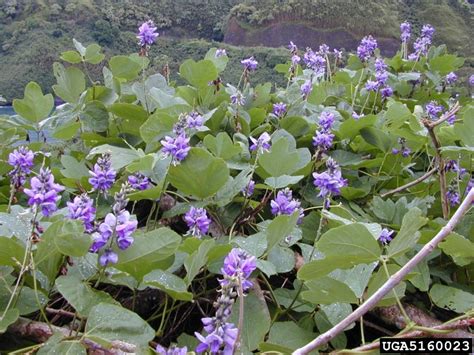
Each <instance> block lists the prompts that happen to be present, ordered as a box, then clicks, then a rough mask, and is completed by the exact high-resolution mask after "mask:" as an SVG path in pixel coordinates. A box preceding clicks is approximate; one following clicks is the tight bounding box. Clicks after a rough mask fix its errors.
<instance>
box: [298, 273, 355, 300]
mask: <svg viewBox="0 0 474 355" xmlns="http://www.w3.org/2000/svg"><path fill="white" fill-rule="evenodd" d="M305 285H306V286H307V287H308V288H309V290H308V291H303V292H302V293H301V297H302V298H303V299H304V300H306V301H309V302H311V303H313V304H332V303H334V302H342V303H357V302H358V299H357V297H356V295H355V294H354V292H352V290H351V289H350V288H349V286H347V285H346V284H345V283H342V282H341V281H337V280H335V279H333V278H331V277H323V278H320V279H316V280H311V281H308V282H306V283H305Z"/></svg>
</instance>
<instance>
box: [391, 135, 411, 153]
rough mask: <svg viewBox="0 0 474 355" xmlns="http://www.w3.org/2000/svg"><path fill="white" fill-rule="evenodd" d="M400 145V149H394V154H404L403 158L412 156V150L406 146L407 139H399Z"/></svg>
mask: <svg viewBox="0 0 474 355" xmlns="http://www.w3.org/2000/svg"><path fill="white" fill-rule="evenodd" d="M398 144H400V149H398V148H392V154H394V155H397V154H398V153H400V152H401V153H402V157H404V158H407V157H409V156H410V153H411V149H410V148H408V147H407V145H406V139H405V138H398Z"/></svg>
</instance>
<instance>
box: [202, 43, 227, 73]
mask: <svg viewBox="0 0 474 355" xmlns="http://www.w3.org/2000/svg"><path fill="white" fill-rule="evenodd" d="M216 51H217V48H211V49H209V51H207V53H206V56H205V57H204V59H205V60H210V61H211V62H212V63H213V64H214V66H215V67H216V69H217V71H218V72H219V73H220V72H222V71H224V69H225V67H226V66H227V62H228V61H229V57H228V56H227V55H222V56H220V57H216Z"/></svg>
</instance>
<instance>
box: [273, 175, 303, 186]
mask: <svg viewBox="0 0 474 355" xmlns="http://www.w3.org/2000/svg"><path fill="white" fill-rule="evenodd" d="M302 178H304V176H303V175H298V176H289V175H281V176H278V177H273V176H271V177H269V178H266V179H265V184H266V185H268V186H270V187H272V188H274V189H282V188H284V187H287V186H289V185H294V184H296V183H298V182H299V181H300V180H301V179H302Z"/></svg>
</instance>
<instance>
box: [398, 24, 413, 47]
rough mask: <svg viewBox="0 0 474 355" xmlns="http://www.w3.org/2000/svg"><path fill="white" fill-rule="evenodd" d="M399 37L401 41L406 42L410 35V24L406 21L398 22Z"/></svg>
mask: <svg viewBox="0 0 474 355" xmlns="http://www.w3.org/2000/svg"><path fill="white" fill-rule="evenodd" d="M400 32H401V33H400V39H401V40H402V42H408V40H409V39H410V36H411V25H410V23H408V22H406V21H405V22H402V23H401V24H400Z"/></svg>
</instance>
